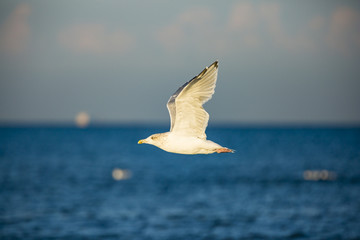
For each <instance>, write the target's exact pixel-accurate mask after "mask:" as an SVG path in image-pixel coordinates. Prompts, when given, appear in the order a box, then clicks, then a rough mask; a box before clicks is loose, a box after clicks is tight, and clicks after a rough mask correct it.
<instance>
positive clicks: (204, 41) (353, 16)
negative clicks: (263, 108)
mask: <svg viewBox="0 0 360 240" xmlns="http://www.w3.org/2000/svg"><path fill="white" fill-rule="evenodd" d="M282 11H283V8H282V7H281V5H280V4H279V3H260V4H256V3H253V2H250V1H249V2H246V1H245V2H240V3H235V4H234V5H233V7H232V8H231V10H230V11H229V13H228V21H227V22H225V23H219V21H217V20H218V19H219V16H217V15H215V14H214V13H215V12H212V11H211V10H209V9H207V8H205V7H203V8H193V9H189V10H187V11H185V12H183V13H180V14H179V15H178V16H177V17H175V19H174V20H173V21H172V22H170V23H169V24H168V25H167V26H164V27H163V28H162V29H160V30H159V31H158V32H157V34H156V38H157V40H158V41H159V42H160V43H161V45H162V46H163V47H164V48H165V49H167V50H171V51H175V50H179V49H181V48H182V47H185V46H186V47H191V45H189V43H191V44H194V43H195V47H197V50H201V49H204V50H210V49H211V50H212V51H218V52H223V53H229V52H233V51H234V49H244V48H246V49H249V48H250V49H251V48H259V47H261V46H266V47H272V46H275V47H277V48H280V49H281V48H282V49H284V50H287V51H292V52H299V51H303V50H311V51H312V50H314V49H316V48H318V47H323V46H324V42H328V43H329V44H328V47H329V46H330V47H331V48H332V49H335V50H336V51H338V52H340V53H342V54H349V52H351V49H353V48H356V49H359V48H360V16H359V13H358V12H357V11H356V10H353V9H351V8H347V7H341V8H337V9H336V10H335V12H334V13H333V15H332V16H331V17H324V16H321V15H317V16H314V17H312V18H309V19H308V21H304V23H303V24H302V25H300V26H298V27H297V29H289V28H288V25H287V22H286V18H285V16H283V14H282ZM213 23H217V25H216V24H213ZM328 26H330V28H328ZM319 32H322V34H319ZM326 33H327V34H326ZM190 40H191V41H190Z"/></svg>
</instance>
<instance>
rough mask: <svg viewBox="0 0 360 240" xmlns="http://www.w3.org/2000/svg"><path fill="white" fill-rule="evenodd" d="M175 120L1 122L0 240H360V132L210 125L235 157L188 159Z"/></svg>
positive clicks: (354, 129)
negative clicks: (177, 145)
mask: <svg viewBox="0 0 360 240" xmlns="http://www.w3.org/2000/svg"><path fill="white" fill-rule="evenodd" d="M165 131H168V126H161V125H159V126H150V125H149V126H146V125H145V126H128V125H124V126H123V125H119V126H90V127H88V128H76V127H68V126H47V127H42V126H22V127H19V126H16V127H11V126H8V127H1V128H0V239H2V240H3V239H100V240H102V239H104V240H106V239H125V240H127V239H129V240H132V239H134V240H172V239H174V240H193V239H194V240H196V239H204V240H205V239H206V240H212V239H214V240H215V239H223V240H232V239H234V240H235V239H239V240H242V239H249V240H250V239H280V240H281V239H326V240H331V239H360V128H359V127H309V126H306V127H277V126H273V127H257V126H249V127H245V126H230V125H224V126H223V125H220V126H213V127H212V126H210V127H209V128H208V129H207V136H208V139H211V140H213V141H215V142H217V143H219V144H221V145H223V146H226V147H228V148H231V149H235V150H236V152H235V153H233V154H231V153H226V154H217V153H215V154H210V155H180V154H174V153H168V152H165V151H162V150H160V149H158V148H156V147H154V146H151V145H146V144H142V145H138V144H137V141H138V140H139V139H143V138H146V137H147V136H149V135H151V134H153V133H159V132H165Z"/></svg>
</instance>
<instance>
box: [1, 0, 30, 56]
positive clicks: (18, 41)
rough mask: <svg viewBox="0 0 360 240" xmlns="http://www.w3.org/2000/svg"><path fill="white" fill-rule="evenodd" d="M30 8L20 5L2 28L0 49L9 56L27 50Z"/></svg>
mask: <svg viewBox="0 0 360 240" xmlns="http://www.w3.org/2000/svg"><path fill="white" fill-rule="evenodd" d="M30 12H31V9H30V6H29V5H28V4H26V3H22V4H19V5H18V6H17V7H16V8H15V10H14V11H13V12H12V13H11V14H10V15H9V17H8V18H7V19H6V20H5V22H4V24H3V25H2V26H1V28H0V48H1V50H2V51H3V52H6V53H8V54H13V55H14V54H15V55H16V54H19V53H20V52H22V51H23V50H25V49H26V45H27V43H28V39H29V35H30V27H29V23H28V18H29V16H30Z"/></svg>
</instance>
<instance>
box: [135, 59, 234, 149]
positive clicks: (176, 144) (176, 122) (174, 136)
mask: <svg viewBox="0 0 360 240" xmlns="http://www.w3.org/2000/svg"><path fill="white" fill-rule="evenodd" d="M217 74H218V61H215V62H214V63H213V64H211V65H210V67H206V68H205V69H204V70H203V71H202V72H201V73H199V75H197V76H195V77H194V78H193V79H191V80H190V81H188V82H186V83H185V84H184V85H183V86H181V87H180V88H179V89H178V90H177V91H176V92H175V93H174V94H173V95H172V96H171V97H170V99H169V101H168V102H167V108H168V111H169V114H170V120H171V126H170V131H169V132H165V133H157V134H153V135H151V136H149V137H148V138H146V139H142V140H139V141H138V144H142V143H146V144H151V145H154V146H156V147H158V148H160V149H162V150H164V151H167V152H171V153H178V154H210V153H215V152H216V153H233V152H234V150H232V149H229V148H226V147H222V146H220V145H219V144H217V143H215V142H213V141H210V140H207V139H206V134H205V130H206V127H207V125H208V121H209V114H208V113H207V112H206V111H205V109H204V108H203V104H204V103H206V102H207V101H209V100H210V99H211V97H212V95H213V94H214V92H215V86H216V80H217Z"/></svg>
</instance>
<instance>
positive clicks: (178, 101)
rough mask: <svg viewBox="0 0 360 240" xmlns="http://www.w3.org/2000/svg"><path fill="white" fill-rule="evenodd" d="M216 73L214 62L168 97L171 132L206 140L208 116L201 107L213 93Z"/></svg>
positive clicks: (215, 63)
mask: <svg viewBox="0 0 360 240" xmlns="http://www.w3.org/2000/svg"><path fill="white" fill-rule="evenodd" d="M217 73H218V62H217V61H216V62H214V63H213V64H212V65H211V66H210V67H209V68H205V69H204V70H203V71H202V72H201V73H200V74H199V75H198V76H196V77H194V78H193V79H192V80H190V81H189V82H187V83H186V84H185V85H183V86H182V87H180V88H179V89H178V90H177V91H176V92H175V93H174V95H172V96H171V97H170V99H169V101H168V104H167V107H168V110H169V113H170V118H171V128H170V131H171V132H173V133H176V134H180V135H187V136H195V137H199V138H202V139H206V134H205V130H206V127H207V125H208V121H209V114H208V113H207V112H206V111H205V109H204V108H203V107H202V105H203V104H204V103H205V102H207V101H208V100H210V99H211V97H212V95H213V94H214V92H215V86H216V80H217Z"/></svg>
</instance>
